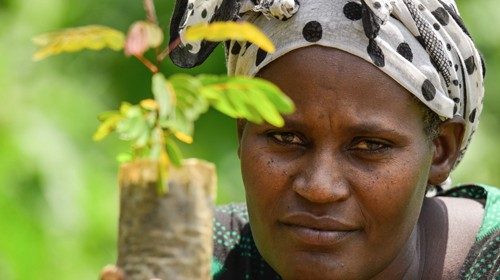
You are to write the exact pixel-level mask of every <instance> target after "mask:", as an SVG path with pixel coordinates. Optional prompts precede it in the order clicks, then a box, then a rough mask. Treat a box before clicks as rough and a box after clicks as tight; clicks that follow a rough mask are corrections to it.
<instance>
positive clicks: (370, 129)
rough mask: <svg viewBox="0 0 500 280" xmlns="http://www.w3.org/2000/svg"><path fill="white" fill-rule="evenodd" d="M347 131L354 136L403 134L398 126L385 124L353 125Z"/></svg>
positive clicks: (366, 123)
mask: <svg viewBox="0 0 500 280" xmlns="http://www.w3.org/2000/svg"><path fill="white" fill-rule="evenodd" d="M347 129H348V130H349V131H350V132H352V133H356V134H359V133H361V134H372V133H383V134H396V135H401V134H403V130H402V129H400V127H399V126H394V125H390V124H387V122H363V123H359V124H355V125H351V126H348V127H347Z"/></svg>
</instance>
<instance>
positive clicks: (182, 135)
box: [174, 131, 193, 144]
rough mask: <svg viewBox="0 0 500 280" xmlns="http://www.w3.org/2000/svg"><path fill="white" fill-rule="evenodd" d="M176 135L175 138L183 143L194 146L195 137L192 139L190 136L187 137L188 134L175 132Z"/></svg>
mask: <svg viewBox="0 0 500 280" xmlns="http://www.w3.org/2000/svg"><path fill="white" fill-rule="evenodd" d="M174 135H175V138H177V139H179V140H181V141H182V142H184V143H186V144H192V143H193V137H191V136H190V135H187V134H185V133H182V132H180V131H176V132H174Z"/></svg>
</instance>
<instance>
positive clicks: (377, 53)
mask: <svg viewBox="0 0 500 280" xmlns="http://www.w3.org/2000/svg"><path fill="white" fill-rule="evenodd" d="M367 51H368V55H369V56H370V57H371V59H372V61H373V64H375V65H377V66H378V67H384V66H385V57H384V53H383V52H382V49H381V48H380V47H379V46H378V45H377V42H376V41H375V40H370V43H369V44H368V48H367Z"/></svg>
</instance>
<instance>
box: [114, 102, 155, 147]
mask: <svg viewBox="0 0 500 280" xmlns="http://www.w3.org/2000/svg"><path fill="white" fill-rule="evenodd" d="M116 131H117V133H118V136H119V138H120V139H122V140H125V141H134V145H135V146H136V148H141V147H144V146H146V144H147V142H148V140H149V138H150V132H151V128H150V126H149V125H148V122H147V119H146V116H145V115H144V114H143V113H142V110H141V108H140V107H139V106H137V105H136V106H132V107H130V108H129V109H128V110H127V113H126V115H125V118H124V119H123V120H121V121H120V122H119V123H118V125H117V127H116Z"/></svg>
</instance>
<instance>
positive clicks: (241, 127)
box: [236, 119, 247, 157]
mask: <svg viewBox="0 0 500 280" xmlns="http://www.w3.org/2000/svg"><path fill="white" fill-rule="evenodd" d="M246 123H247V121H246V120H245V119H237V120H236V127H237V129H238V157H240V148H241V138H242V137H243V130H244V129H245V125H246Z"/></svg>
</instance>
